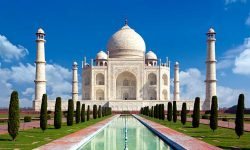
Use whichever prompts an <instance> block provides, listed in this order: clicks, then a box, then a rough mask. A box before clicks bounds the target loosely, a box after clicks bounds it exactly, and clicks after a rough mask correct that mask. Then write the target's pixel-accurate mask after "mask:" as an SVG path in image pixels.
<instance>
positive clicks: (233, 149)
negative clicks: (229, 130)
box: [218, 146, 250, 150]
mask: <svg viewBox="0 0 250 150" xmlns="http://www.w3.org/2000/svg"><path fill="white" fill-rule="evenodd" d="M218 147H219V148H222V149H231V150H238V149H239V150H249V149H250V148H237V147H233V146H218Z"/></svg>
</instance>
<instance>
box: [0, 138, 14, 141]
mask: <svg viewBox="0 0 250 150" xmlns="http://www.w3.org/2000/svg"><path fill="white" fill-rule="evenodd" d="M0 141H12V140H11V139H3V138H0Z"/></svg>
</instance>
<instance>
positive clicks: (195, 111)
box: [192, 97, 200, 128]
mask: <svg viewBox="0 0 250 150" xmlns="http://www.w3.org/2000/svg"><path fill="white" fill-rule="evenodd" d="M199 124H200V98H199V97H196V98H195V102H194V109H193V120H192V126H193V127H194V128H198V127H199Z"/></svg>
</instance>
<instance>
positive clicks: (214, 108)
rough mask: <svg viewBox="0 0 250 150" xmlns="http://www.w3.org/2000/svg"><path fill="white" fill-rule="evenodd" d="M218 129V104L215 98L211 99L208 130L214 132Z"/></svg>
mask: <svg viewBox="0 0 250 150" xmlns="http://www.w3.org/2000/svg"><path fill="white" fill-rule="evenodd" d="M217 127H218V103H217V96H213V97H212V105H211V111H210V128H211V129H212V130H213V131H214V130H216V129H217Z"/></svg>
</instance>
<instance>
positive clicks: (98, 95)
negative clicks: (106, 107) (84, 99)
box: [96, 89, 104, 100]
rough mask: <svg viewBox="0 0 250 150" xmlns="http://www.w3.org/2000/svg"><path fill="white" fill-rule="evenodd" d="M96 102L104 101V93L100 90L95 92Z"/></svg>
mask: <svg viewBox="0 0 250 150" xmlns="http://www.w3.org/2000/svg"><path fill="white" fill-rule="evenodd" d="M96 100H104V92H103V90H101V89H98V90H97V91H96Z"/></svg>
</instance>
